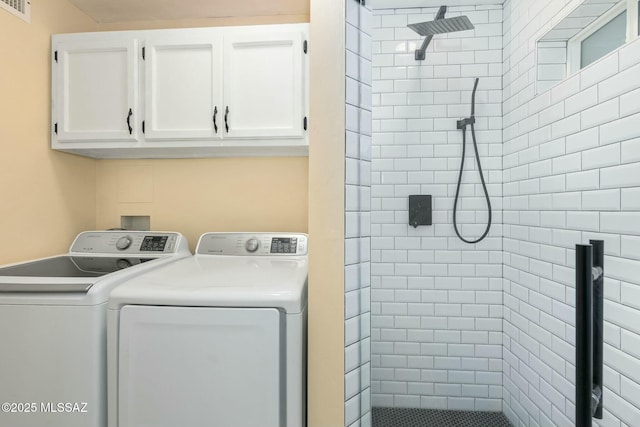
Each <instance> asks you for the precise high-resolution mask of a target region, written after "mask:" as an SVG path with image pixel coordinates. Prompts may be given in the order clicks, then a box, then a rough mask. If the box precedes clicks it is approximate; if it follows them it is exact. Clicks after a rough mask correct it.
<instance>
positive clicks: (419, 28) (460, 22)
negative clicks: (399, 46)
mask: <svg viewBox="0 0 640 427" xmlns="http://www.w3.org/2000/svg"><path fill="white" fill-rule="evenodd" d="M445 13H447V6H440V9H439V10H438V14H437V15H436V18H435V19H434V20H433V21H428V22H418V23H415V24H409V25H407V26H408V27H409V28H411V29H412V30H413V31H415V32H416V33H418V34H420V35H421V36H424V37H426V38H425V39H424V41H423V42H422V46H420V49H418V50H416V54H415V55H416V56H415V58H416V61H422V60H424V58H425V52H426V50H427V47H428V46H429V43H431V39H432V38H433V36H434V35H436V34H445V33H453V32H455V31H465V30H473V29H474V28H475V27H474V26H473V24H472V23H471V21H470V20H469V18H468V17H466V16H456V17H455V18H445V17H444V15H445Z"/></svg>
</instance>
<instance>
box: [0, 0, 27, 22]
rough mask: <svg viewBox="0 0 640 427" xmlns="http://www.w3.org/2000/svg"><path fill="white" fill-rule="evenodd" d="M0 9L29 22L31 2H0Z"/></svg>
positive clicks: (19, 0) (7, 0)
mask: <svg viewBox="0 0 640 427" xmlns="http://www.w3.org/2000/svg"><path fill="white" fill-rule="evenodd" d="M0 8H2V9H5V10H7V11H8V12H10V13H12V14H14V15H16V16H17V17H19V18H21V19H23V20H24V21H26V22H31V0H0Z"/></svg>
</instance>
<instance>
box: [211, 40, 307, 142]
mask: <svg viewBox="0 0 640 427" xmlns="http://www.w3.org/2000/svg"><path fill="white" fill-rule="evenodd" d="M303 39H304V37H303V34H302V33H301V32H281V33H262V34H250V35H248V34H247V35H242V34H230V35H225V39H224V103H225V115H226V120H225V125H226V126H228V130H227V128H226V127H225V133H224V137H225V138H301V137H302V136H303V132H304V130H303V119H304V105H305V101H304V95H303V94H304V92H303V76H304V52H303V47H302V43H303ZM227 108H228V110H227Z"/></svg>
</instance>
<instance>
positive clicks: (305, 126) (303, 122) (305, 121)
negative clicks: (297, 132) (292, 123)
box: [302, 117, 307, 130]
mask: <svg viewBox="0 0 640 427" xmlns="http://www.w3.org/2000/svg"><path fill="white" fill-rule="evenodd" d="M302 127H303V128H304V130H307V118H306V117H305V118H304V120H303V121H302Z"/></svg>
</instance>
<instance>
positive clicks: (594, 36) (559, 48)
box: [536, 0, 639, 93]
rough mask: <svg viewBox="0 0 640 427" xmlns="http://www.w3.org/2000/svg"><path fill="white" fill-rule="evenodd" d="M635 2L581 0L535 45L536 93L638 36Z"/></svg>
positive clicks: (543, 90)
mask: <svg viewBox="0 0 640 427" xmlns="http://www.w3.org/2000/svg"><path fill="white" fill-rule="evenodd" d="M638 21H639V16H638V0H584V1H583V2H582V3H581V4H580V5H579V6H578V7H576V8H575V9H573V11H571V12H570V13H569V14H568V15H566V16H565V17H564V18H562V19H561V20H560V21H559V22H558V23H557V24H555V25H554V26H553V28H552V29H551V30H550V31H548V32H547V33H546V34H544V35H543V36H542V37H541V38H540V39H539V40H538V45H537V70H536V72H537V76H536V81H537V92H538V93H542V92H545V91H546V90H548V89H550V88H551V87H552V86H554V85H555V84H557V83H559V82H560V81H562V80H564V79H565V78H566V77H568V76H570V75H572V74H575V73H576V72H578V71H580V70H581V69H583V68H584V67H587V66H588V65H590V64H592V63H594V62H596V61H598V60H599V59H601V58H603V57H604V56H606V55H607V54H609V53H611V52H613V51H614V50H616V49H618V48H619V47H621V46H622V45H624V44H625V43H627V42H630V41H632V40H634V39H635V38H637V37H638V34H639V31H638Z"/></svg>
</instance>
